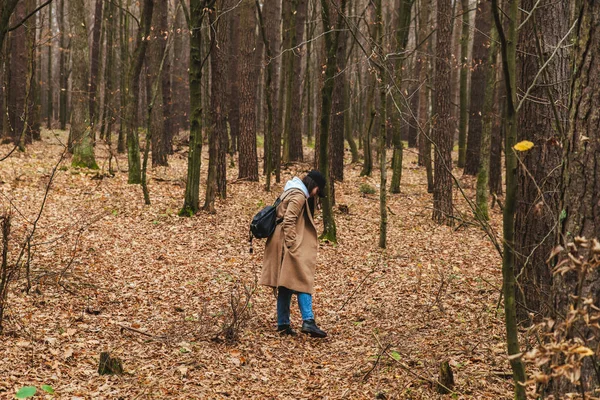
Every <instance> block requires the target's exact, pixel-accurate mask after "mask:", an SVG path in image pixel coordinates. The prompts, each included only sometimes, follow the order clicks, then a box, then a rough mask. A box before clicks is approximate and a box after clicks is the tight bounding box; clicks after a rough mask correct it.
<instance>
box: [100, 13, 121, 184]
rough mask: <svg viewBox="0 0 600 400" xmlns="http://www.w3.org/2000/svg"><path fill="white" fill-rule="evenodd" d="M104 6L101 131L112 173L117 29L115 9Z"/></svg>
mask: <svg viewBox="0 0 600 400" xmlns="http://www.w3.org/2000/svg"><path fill="white" fill-rule="evenodd" d="M105 6H106V14H107V15H108V17H107V26H106V65H105V67H104V70H105V71H104V82H105V83H104V110H103V117H102V125H103V126H102V128H101V131H102V132H104V137H105V138H106V143H107V145H108V149H109V155H108V156H109V162H108V165H109V173H112V172H113V171H112V164H111V162H112V157H113V156H114V154H113V148H112V131H113V125H114V124H115V104H116V101H115V98H114V96H115V84H114V82H115V79H114V78H115V71H114V67H115V62H114V58H115V49H114V47H115V46H114V41H115V30H116V27H117V24H116V13H115V11H116V7H115V6H114V5H113V4H112V3H108V2H107V3H105Z"/></svg>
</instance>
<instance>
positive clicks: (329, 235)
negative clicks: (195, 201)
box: [319, 0, 346, 243]
mask: <svg viewBox="0 0 600 400" xmlns="http://www.w3.org/2000/svg"><path fill="white" fill-rule="evenodd" d="M336 5H337V6H338V7H339V9H340V10H341V12H342V13H344V11H345V9H346V0H340V1H339V2H338V3H337V4H336ZM321 17H322V20H323V31H324V32H325V33H324V36H325V49H326V51H327V59H326V62H325V76H324V78H323V79H324V82H323V87H322V90H321V121H320V132H319V170H320V171H321V173H322V174H323V175H324V176H325V177H326V178H327V185H326V186H325V194H326V197H324V198H323V234H322V235H321V238H322V239H323V240H328V241H329V242H332V243H336V242H337V234H336V226H335V220H334V217H333V202H334V199H333V190H332V186H333V185H334V182H333V181H332V180H331V179H330V175H331V174H330V171H329V135H330V133H329V128H330V122H331V106H332V102H331V100H332V99H331V97H332V94H333V86H334V79H333V76H334V74H335V72H336V68H337V60H336V54H337V45H338V44H337V41H338V40H339V32H340V30H341V27H342V21H343V19H342V18H338V20H337V21H338V22H337V25H336V26H335V29H333V28H334V25H333V24H332V23H331V13H330V11H329V0H321ZM334 30H335V32H334Z"/></svg>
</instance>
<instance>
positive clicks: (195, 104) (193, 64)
mask: <svg viewBox="0 0 600 400" xmlns="http://www.w3.org/2000/svg"><path fill="white" fill-rule="evenodd" d="M205 5H206V1H205V0H191V1H190V21H189V24H190V25H189V28H190V30H191V38H190V68H189V80H190V144H189V146H190V147H189V152H188V165H187V182H186V185H185V195H184V200H183V207H182V208H181V211H179V215H180V216H192V215H194V214H196V213H197V212H198V208H199V199H200V167H201V163H202V68H203V67H204V65H203V64H202V62H203V59H204V57H203V56H202V35H203V32H202V20H203V19H204V13H205Z"/></svg>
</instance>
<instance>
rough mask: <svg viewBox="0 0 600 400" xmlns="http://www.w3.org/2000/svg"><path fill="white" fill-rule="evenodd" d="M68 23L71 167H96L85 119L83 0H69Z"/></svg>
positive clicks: (86, 75) (87, 81)
mask: <svg viewBox="0 0 600 400" xmlns="http://www.w3.org/2000/svg"><path fill="white" fill-rule="evenodd" d="M69 18H70V25H71V27H72V28H73V31H72V36H71V51H72V54H73V62H72V72H71V76H72V80H71V86H72V92H71V99H72V102H73V110H72V114H71V139H72V141H73V160H72V165H73V166H74V167H85V168H94V169H96V168H98V165H97V164H96V160H95V158H94V141H93V137H92V131H91V127H90V120H89V97H88V95H87V94H88V89H89V88H88V83H89V70H88V60H89V58H88V57H89V53H88V41H87V27H86V25H85V5H84V1H83V0H70V1H69Z"/></svg>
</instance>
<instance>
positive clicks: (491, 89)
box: [467, 2, 498, 221]
mask: <svg viewBox="0 0 600 400" xmlns="http://www.w3.org/2000/svg"><path fill="white" fill-rule="evenodd" d="M481 7H487V2H485V3H482V4H481ZM480 10H482V11H483V9H482V8H481V9H480ZM488 15H490V13H488ZM489 32H490V40H489V50H488V54H487V61H486V63H485V71H484V72H485V83H484V84H485V92H484V101H483V110H482V115H483V118H482V119H483V124H482V128H481V152H480V157H479V172H478V173H477V212H478V213H479V217H480V218H481V219H483V220H485V221H487V220H489V214H488V197H489V196H488V193H489V170H490V147H491V140H492V129H493V124H494V119H495V110H494V95H495V93H496V68H495V67H496V59H497V55H498V54H497V53H498V52H497V50H496V49H497V46H496V42H497V41H498V34H497V32H496V29H495V28H494V27H493V26H490V27H489ZM486 47H487V46H486ZM482 67H483V64H481V65H478V68H482ZM472 77H473V81H475V72H474V73H473V75H472ZM473 100H474V99H473V97H471V101H473ZM471 104H473V103H471ZM472 126H473V125H472V124H471V123H469V129H470V127H472ZM469 138H471V133H470V132H469ZM467 149H468V145H467ZM467 160H468V158H467Z"/></svg>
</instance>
